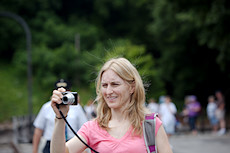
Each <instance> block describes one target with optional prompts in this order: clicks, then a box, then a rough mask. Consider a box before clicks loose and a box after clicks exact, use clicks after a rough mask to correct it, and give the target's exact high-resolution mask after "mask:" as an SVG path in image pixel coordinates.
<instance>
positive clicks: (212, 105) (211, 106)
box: [206, 95, 218, 133]
mask: <svg viewBox="0 0 230 153" xmlns="http://www.w3.org/2000/svg"><path fill="white" fill-rule="evenodd" d="M216 110H217V105H216V101H215V96H213V95H211V96H209V97H208V105H207V108H206V112H207V116H208V119H209V122H210V124H211V127H212V132H213V133H216V132H217V130H218V119H217V117H216Z"/></svg>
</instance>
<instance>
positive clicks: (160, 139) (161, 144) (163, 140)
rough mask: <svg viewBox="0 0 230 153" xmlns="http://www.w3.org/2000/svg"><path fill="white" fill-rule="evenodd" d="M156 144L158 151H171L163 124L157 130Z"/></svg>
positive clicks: (163, 152)
mask: <svg viewBox="0 0 230 153" xmlns="http://www.w3.org/2000/svg"><path fill="white" fill-rule="evenodd" d="M156 145H157V149H158V153H173V152H172V149H171V147H170V144H169V141H168V137H167V134H166V133H165V130H164V127H163V125H161V126H160V128H159V130H158V132H157V135H156Z"/></svg>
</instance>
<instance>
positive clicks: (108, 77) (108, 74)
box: [101, 69, 123, 82]
mask: <svg viewBox="0 0 230 153" xmlns="http://www.w3.org/2000/svg"><path fill="white" fill-rule="evenodd" d="M101 81H102V82H114V81H123V79H122V78H121V77H120V76H119V75H117V73H115V72H114V71H113V70H111V69H108V70H106V71H105V72H104V73H103V74H102V78H101Z"/></svg>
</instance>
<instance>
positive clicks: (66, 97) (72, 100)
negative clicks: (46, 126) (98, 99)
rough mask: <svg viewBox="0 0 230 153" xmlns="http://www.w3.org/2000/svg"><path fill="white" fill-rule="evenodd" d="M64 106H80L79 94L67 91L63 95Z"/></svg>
mask: <svg viewBox="0 0 230 153" xmlns="http://www.w3.org/2000/svg"><path fill="white" fill-rule="evenodd" d="M62 95H63V97H62V103H61V104H62V105H77V104H78V94H77V92H70V91H66V92H63V93H62Z"/></svg>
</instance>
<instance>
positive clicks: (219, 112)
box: [215, 90, 226, 135]
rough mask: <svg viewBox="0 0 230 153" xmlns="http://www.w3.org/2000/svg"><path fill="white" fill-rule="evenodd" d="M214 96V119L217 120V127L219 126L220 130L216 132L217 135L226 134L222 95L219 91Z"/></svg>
mask: <svg viewBox="0 0 230 153" xmlns="http://www.w3.org/2000/svg"><path fill="white" fill-rule="evenodd" d="M215 96H216V100H217V110H216V117H217V119H218V120H219V125H220V130H219V131H218V135H223V134H225V132H226V122H225V99H224V95H223V93H222V92H221V91H220V90H218V91H216V92H215Z"/></svg>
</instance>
